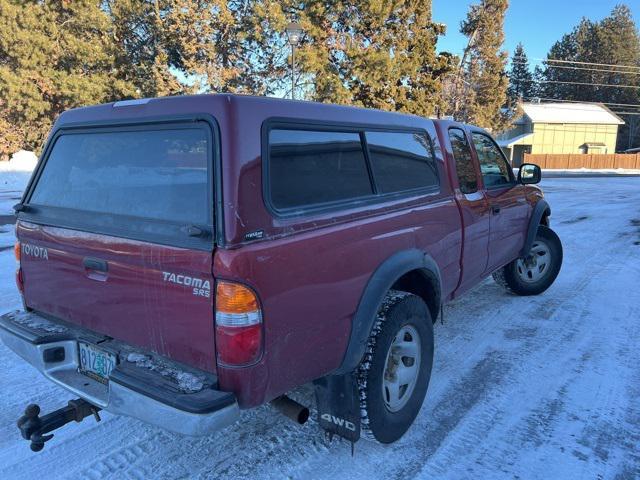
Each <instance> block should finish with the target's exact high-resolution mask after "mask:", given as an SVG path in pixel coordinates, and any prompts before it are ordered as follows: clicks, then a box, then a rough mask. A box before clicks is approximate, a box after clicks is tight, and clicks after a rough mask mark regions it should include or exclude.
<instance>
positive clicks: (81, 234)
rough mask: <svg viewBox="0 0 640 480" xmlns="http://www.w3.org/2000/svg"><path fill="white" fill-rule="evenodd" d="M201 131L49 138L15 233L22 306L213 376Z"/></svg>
mask: <svg viewBox="0 0 640 480" xmlns="http://www.w3.org/2000/svg"><path fill="white" fill-rule="evenodd" d="M212 152H213V148H212V145H211V133H210V130H209V127H208V125H206V124H202V123H200V122H189V123H177V124H162V125H137V126H135V127H100V128H96V127H94V128H77V129H71V130H69V131H66V130H65V131H62V132H58V133H57V134H56V135H55V136H54V137H53V139H52V140H51V142H50V146H49V147H48V149H47V152H46V153H45V157H44V161H43V162H42V165H40V166H39V169H38V171H37V172H36V174H35V176H34V179H35V180H34V181H33V182H32V185H30V187H29V189H28V191H27V193H26V194H25V199H24V206H23V208H22V211H21V212H20V214H19V221H18V227H17V236H18V240H19V241H20V243H21V269H22V278H23V282H24V299H25V304H26V306H27V307H29V308H31V309H33V310H35V311H37V312H41V313H44V314H49V315H52V316H54V317H57V318H60V319H62V320H65V321H68V322H71V323H75V324H78V325H81V326H83V327H86V328H88V329H90V330H94V331H96V332H99V333H102V334H105V335H108V336H110V337H113V338H115V339H118V340H122V341H124V342H127V343H130V344H132V345H136V346H139V347H142V348H144V349H147V350H151V351H154V352H157V353H159V354H161V355H165V356H167V357H169V358H172V359H174V360H177V361H180V362H184V363H187V364H189V365H192V366H194V367H198V368H202V369H205V370H209V371H215V350H214V316H213V300H212V295H211V291H212V288H213V277H212V273H211V271H212V258H213V239H212V235H211V232H212V231H213V220H212V203H213V202H212V198H213V192H212V184H213V182H212V181H211V165H212V160H211V156H212V154H213V153H212Z"/></svg>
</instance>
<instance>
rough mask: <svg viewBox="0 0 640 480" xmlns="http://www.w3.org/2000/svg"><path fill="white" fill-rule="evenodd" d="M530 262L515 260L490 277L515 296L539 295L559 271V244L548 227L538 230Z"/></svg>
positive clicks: (541, 227) (551, 282)
mask: <svg viewBox="0 0 640 480" xmlns="http://www.w3.org/2000/svg"><path fill="white" fill-rule="evenodd" d="M528 257H530V258H518V259H516V260H514V261H513V262H511V263H509V264H507V265H505V266H504V267H502V268H501V269H500V270H497V271H495V272H494V273H493V279H494V280H495V281H496V283H497V284H498V285H501V286H502V287H504V288H505V289H507V290H508V291H510V292H513V293H515V294H516V295H538V294H540V293H542V292H544V291H545V290H546V289H547V288H549V287H550V286H551V285H552V284H553V282H554V281H555V279H556V277H557V276H558V274H559V273H560V267H562V243H561V242H560V238H559V237H558V235H557V234H556V233H555V232H554V231H553V230H551V229H550V228H549V227H546V226H544V225H540V226H538V232H537V234H536V238H535V240H534V241H533V246H532V248H531V251H530V254H529V256H528Z"/></svg>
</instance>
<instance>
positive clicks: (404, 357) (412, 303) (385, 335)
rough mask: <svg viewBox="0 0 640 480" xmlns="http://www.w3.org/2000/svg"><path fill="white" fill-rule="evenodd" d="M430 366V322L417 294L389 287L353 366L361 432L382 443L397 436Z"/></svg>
mask: <svg viewBox="0 0 640 480" xmlns="http://www.w3.org/2000/svg"><path fill="white" fill-rule="evenodd" d="M432 365H433V323H432V321H431V315H430V313H429V309H428V308H427V305H426V303H425V302H424V301H423V300H422V299H421V298H420V297H418V296H416V295H413V294H410V293H406V292H399V291H390V292H389V293H388V294H387V296H386V297H385V299H384V301H383V303H382V306H381V307H380V310H379V312H378V316H377V320H376V324H375V325H374V328H373V331H372V333H371V337H370V338H369V344H368V346H367V351H366V354H365V357H364V359H363V361H362V363H361V365H360V366H359V367H358V388H359V390H360V410H361V414H362V431H363V433H364V435H365V436H366V437H369V438H372V439H374V440H377V441H379V442H381V443H392V442H395V441H396V440H398V439H399V438H400V437H402V435H404V433H405V432H406V431H407V430H408V429H409V427H410V426H411V424H412V423H413V421H414V419H415V418H416V415H418V412H419V411H420V407H421V406H422V402H423V401H424V397H425V394H426V392H427V387H428V386H429V379H430V378H431V368H432Z"/></svg>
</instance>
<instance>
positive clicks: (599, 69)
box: [541, 5, 640, 148]
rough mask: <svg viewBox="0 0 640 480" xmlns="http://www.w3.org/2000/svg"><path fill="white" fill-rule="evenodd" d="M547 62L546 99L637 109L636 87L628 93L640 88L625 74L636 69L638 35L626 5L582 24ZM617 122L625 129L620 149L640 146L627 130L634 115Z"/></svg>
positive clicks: (639, 99) (544, 76) (557, 45)
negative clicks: (625, 105)
mask: <svg viewBox="0 0 640 480" xmlns="http://www.w3.org/2000/svg"><path fill="white" fill-rule="evenodd" d="M547 58H548V59H549V61H548V62H547V63H546V66H545V68H544V71H543V72H542V81H541V90H542V93H543V95H542V96H544V97H547V98H554V99H558V100H577V101H585V102H603V103H614V104H631V105H633V104H639V103H640V87H638V88H628V87H627V86H628V85H640V84H639V82H638V75H637V74H636V73H635V72H634V69H633V68H631V69H630V68H628V66H631V67H633V66H640V35H639V34H638V29H637V27H636V24H635V23H634V21H633V18H632V15H631V10H630V9H629V8H628V7H627V6H626V5H618V6H616V7H615V8H614V9H613V11H612V12H611V14H610V15H609V16H608V17H606V18H604V19H603V20H602V21H600V22H592V21H589V20H587V19H582V20H581V22H580V23H579V24H578V25H577V26H576V27H575V28H574V29H573V31H572V32H571V33H569V34H566V35H564V36H563V37H562V38H561V39H560V40H559V41H558V42H556V43H555V44H554V45H553V46H552V47H551V50H550V51H549V54H548V55H547ZM552 60H562V61H564V62H554V61H552ZM594 64H600V65H594ZM625 66H627V68H625ZM611 85H620V87H616V86H613V87H612V86H611ZM612 108H615V107H614V106H612ZM623 110H626V111H628V110H632V108H631V107H629V108H623ZM620 116H621V117H622V118H623V120H625V122H626V125H624V126H622V127H621V129H620V135H619V136H618V146H619V148H628V147H629V146H632V145H635V143H634V142H638V143H640V139H638V140H634V139H633V137H634V136H636V135H637V132H636V131H635V130H636V129H632V130H633V131H630V130H629V125H630V124H632V125H635V124H636V123H637V115H626V116H625V114H621V115H620Z"/></svg>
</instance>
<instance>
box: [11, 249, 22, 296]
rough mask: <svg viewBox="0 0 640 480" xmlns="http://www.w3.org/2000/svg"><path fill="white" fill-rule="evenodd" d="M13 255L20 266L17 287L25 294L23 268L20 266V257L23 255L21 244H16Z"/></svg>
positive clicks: (17, 273)
mask: <svg viewBox="0 0 640 480" xmlns="http://www.w3.org/2000/svg"><path fill="white" fill-rule="evenodd" d="M13 253H14V255H15V257H16V262H17V264H18V268H17V269H16V286H17V287H18V290H19V291H20V293H24V279H23V277H22V266H21V264H20V255H21V253H22V246H21V245H20V242H16V244H15V245H14V246H13Z"/></svg>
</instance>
